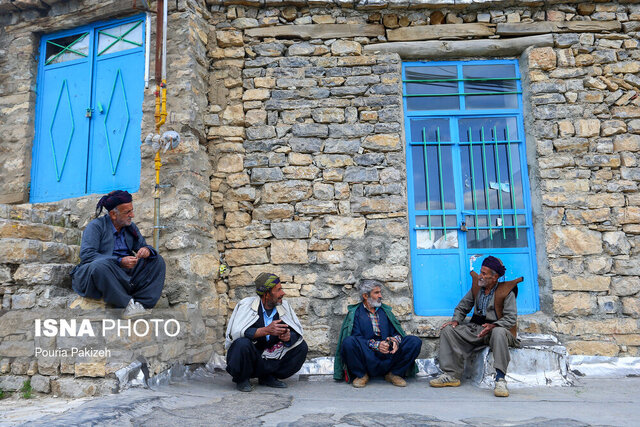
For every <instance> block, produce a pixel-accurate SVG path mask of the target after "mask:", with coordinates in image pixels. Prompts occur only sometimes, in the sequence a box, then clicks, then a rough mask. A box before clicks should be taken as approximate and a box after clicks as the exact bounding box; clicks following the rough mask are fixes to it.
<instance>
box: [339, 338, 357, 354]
mask: <svg viewBox="0 0 640 427" xmlns="http://www.w3.org/2000/svg"><path fill="white" fill-rule="evenodd" d="M357 343H358V340H357V339H356V338H355V337H353V336H348V337H346V338H345V339H344V341H342V352H343V353H346V352H349V353H351V352H352V351H353V350H354V349H355V347H356V345H357Z"/></svg>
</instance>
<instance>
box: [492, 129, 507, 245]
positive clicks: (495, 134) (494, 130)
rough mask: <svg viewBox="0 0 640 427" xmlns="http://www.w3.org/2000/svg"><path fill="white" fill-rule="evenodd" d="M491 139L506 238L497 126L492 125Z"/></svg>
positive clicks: (503, 235)
mask: <svg viewBox="0 0 640 427" xmlns="http://www.w3.org/2000/svg"><path fill="white" fill-rule="evenodd" d="M493 141H494V148H495V153H496V157H495V159H496V170H497V175H498V201H499V202H500V218H501V219H502V239H503V240H507V232H506V230H505V228H504V227H505V226H504V205H503V204H502V178H501V177H500V157H499V154H500V153H499V150H498V128H497V126H493Z"/></svg>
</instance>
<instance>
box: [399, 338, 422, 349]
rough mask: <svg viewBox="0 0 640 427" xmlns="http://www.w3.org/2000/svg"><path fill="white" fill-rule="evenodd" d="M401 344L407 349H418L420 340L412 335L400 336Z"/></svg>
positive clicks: (420, 346) (420, 344) (420, 343)
mask: <svg viewBox="0 0 640 427" xmlns="http://www.w3.org/2000/svg"><path fill="white" fill-rule="evenodd" d="M402 346H403V347H404V348H407V349H418V351H420V349H421V348H422V340H421V339H420V338H418V337H416V336H414V335H407V336H405V337H404V338H402Z"/></svg>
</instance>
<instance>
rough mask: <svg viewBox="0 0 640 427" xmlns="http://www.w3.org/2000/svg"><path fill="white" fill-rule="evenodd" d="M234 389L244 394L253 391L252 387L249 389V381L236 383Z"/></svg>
mask: <svg viewBox="0 0 640 427" xmlns="http://www.w3.org/2000/svg"><path fill="white" fill-rule="evenodd" d="M236 388H237V389H238V390H240V391H244V392H250V391H253V387H251V383H249V380H244V381H240V382H239V383H236Z"/></svg>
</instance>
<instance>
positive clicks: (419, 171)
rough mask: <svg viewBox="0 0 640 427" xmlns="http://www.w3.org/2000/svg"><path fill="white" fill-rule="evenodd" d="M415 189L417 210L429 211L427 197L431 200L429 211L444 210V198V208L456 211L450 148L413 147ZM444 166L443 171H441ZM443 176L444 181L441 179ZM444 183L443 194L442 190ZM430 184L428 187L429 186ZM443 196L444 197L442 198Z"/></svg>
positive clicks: (434, 146) (432, 146)
mask: <svg viewBox="0 0 640 427" xmlns="http://www.w3.org/2000/svg"><path fill="white" fill-rule="evenodd" d="M425 149H426V152H427V160H428V162H427V165H425V161H424V157H425V156H424V153H425ZM411 150H412V155H413V188H414V191H413V192H414V203H415V209H416V210H427V202H426V201H427V197H428V198H429V200H430V203H429V209H431V210H439V209H442V198H443V197H444V208H445V209H455V188H454V183H453V167H452V154H451V147H450V146H441V147H440V148H438V146H437V145H428V146H427V147H426V148H425V147H424V146H413V147H411ZM438 150H440V162H439V161H438ZM440 163H441V164H442V170H441V169H440ZM425 166H426V168H428V171H429V173H428V181H427V180H425ZM441 176H442V180H441V179H440V177H441ZM441 181H442V192H441V189H440V185H441ZM427 183H428V186H427ZM441 194H442V195H443V197H442V196H441Z"/></svg>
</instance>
